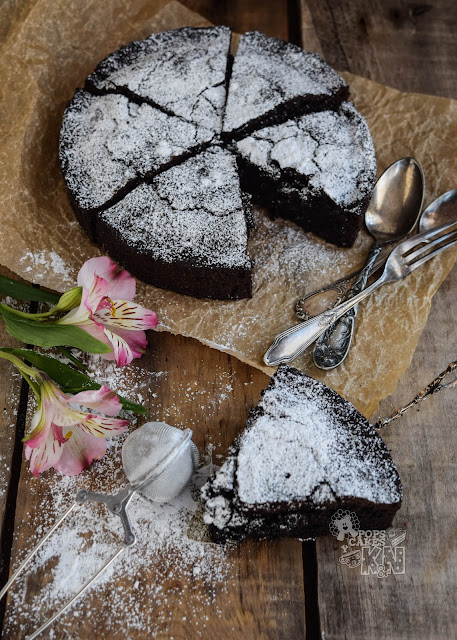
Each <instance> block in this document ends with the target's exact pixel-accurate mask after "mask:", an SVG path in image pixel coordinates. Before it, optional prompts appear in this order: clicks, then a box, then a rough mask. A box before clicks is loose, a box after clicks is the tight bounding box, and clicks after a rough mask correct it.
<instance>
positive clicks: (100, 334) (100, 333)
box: [78, 320, 113, 359]
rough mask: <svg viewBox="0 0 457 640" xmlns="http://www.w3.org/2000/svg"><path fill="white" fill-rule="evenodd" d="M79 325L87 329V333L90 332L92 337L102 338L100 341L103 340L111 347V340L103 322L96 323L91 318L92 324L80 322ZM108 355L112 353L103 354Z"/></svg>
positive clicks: (84, 329)
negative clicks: (106, 333) (107, 335)
mask: <svg viewBox="0 0 457 640" xmlns="http://www.w3.org/2000/svg"><path fill="white" fill-rule="evenodd" d="M78 326H79V328H80V329H83V331H86V333H88V334H89V335H91V336H92V337H94V338H97V340H100V342H103V344H106V345H108V346H109V347H111V342H110V341H109V340H108V338H107V337H106V335H105V328H104V326H103V325H102V324H95V322H92V320H91V321H90V324H80V325H78ZM107 355H110V354H106V353H104V354H103V356H107ZM111 359H113V358H111Z"/></svg>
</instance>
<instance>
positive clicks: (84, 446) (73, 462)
mask: <svg viewBox="0 0 457 640" xmlns="http://www.w3.org/2000/svg"><path fill="white" fill-rule="evenodd" d="M105 451H106V440H105V438H98V437H96V436H93V435H91V434H90V433H86V432H85V431H82V430H81V429H78V428H77V429H74V430H73V431H72V433H71V435H70V437H69V438H68V440H67V442H66V443H65V445H64V446H63V451H62V455H61V456H60V458H59V460H58V461H57V462H56V464H55V465H54V467H55V469H57V470H58V471H60V473H63V474H65V475H67V476H76V475H78V473H80V472H81V471H82V470H83V469H89V467H90V465H91V464H92V462H93V461H94V460H99V459H100V458H103V456H104V455H105Z"/></svg>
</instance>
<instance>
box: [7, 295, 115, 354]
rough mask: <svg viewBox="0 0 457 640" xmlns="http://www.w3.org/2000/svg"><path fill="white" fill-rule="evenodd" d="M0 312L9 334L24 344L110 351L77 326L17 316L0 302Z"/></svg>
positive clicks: (90, 350)
mask: <svg viewBox="0 0 457 640" xmlns="http://www.w3.org/2000/svg"><path fill="white" fill-rule="evenodd" d="M0 313H1V314H2V316H3V319H4V321H5V324H6V329H7V331H8V333H9V334H10V335H12V336H13V337H14V338H17V339H18V340H20V341H21V342H24V343H25V344H34V345H36V346H37V347H44V348H48V347H60V346H62V347H76V348H77V349H81V351H86V352H87V353H110V351H112V349H111V348H110V347H109V346H108V345H106V344H104V343H103V342H100V340H97V339H96V338H93V337H92V336H91V335H90V334H89V333H86V331H83V329H80V328H79V327H75V326H73V325H69V324H55V323H54V322H37V321H36V320H28V319H26V318H20V317H18V316H17V315H16V314H15V313H14V312H12V311H11V310H10V309H9V307H7V306H6V305H4V304H0Z"/></svg>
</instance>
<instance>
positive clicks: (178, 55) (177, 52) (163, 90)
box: [86, 27, 231, 133]
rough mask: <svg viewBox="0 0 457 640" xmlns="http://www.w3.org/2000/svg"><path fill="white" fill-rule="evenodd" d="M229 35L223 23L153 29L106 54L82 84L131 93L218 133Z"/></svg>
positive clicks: (95, 89) (104, 89) (225, 79)
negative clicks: (144, 38) (173, 28)
mask: <svg viewBox="0 0 457 640" xmlns="http://www.w3.org/2000/svg"><path fill="white" fill-rule="evenodd" d="M230 37H231V36H230V29H229V28H228V27H213V28H210V29H205V28H203V29H192V28H189V27H185V28H183V29H176V30H174V31H165V32H164V33H156V34H153V35H151V36H149V38H146V40H140V41H137V42H131V43H130V44H128V45H127V46H126V47H123V48H122V49H119V50H118V51H115V52H114V53H113V54H111V55H110V56H108V57H107V58H105V59H104V60H103V61H102V62H101V63H100V64H99V65H98V67H97V68H96V69H95V71H94V72H93V73H92V74H91V75H90V76H89V77H88V78H87V81H86V88H87V89H89V90H92V91H95V92H106V91H115V92H117V93H125V95H127V96H129V97H132V96H134V97H135V98H136V99H141V100H142V101H147V102H149V104H152V105H153V106H157V107H159V108H161V109H163V110H164V111H166V112H167V113H171V114H173V115H175V116H180V117H182V118H184V119H185V120H188V121H189V122H194V123H195V124H197V125H199V126H202V127H206V128H207V129H211V130H213V131H217V132H218V133H220V131H221V129H222V115H223V110H224V106H225V99H226V81H227V68H228V63H229V49H230Z"/></svg>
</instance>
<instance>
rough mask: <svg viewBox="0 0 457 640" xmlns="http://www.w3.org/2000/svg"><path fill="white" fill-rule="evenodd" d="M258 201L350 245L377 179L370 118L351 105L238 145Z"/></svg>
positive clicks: (246, 185)
mask: <svg viewBox="0 0 457 640" xmlns="http://www.w3.org/2000/svg"><path fill="white" fill-rule="evenodd" d="M235 149H236V151H237V153H238V155H239V161H240V169H241V176H242V187H243V189H245V190H246V191H248V192H249V193H252V194H253V198H254V201H255V202H258V203H259V204H263V205H264V206H268V207H269V208H270V209H271V211H272V213H273V214H275V215H277V216H280V217H282V218H287V219H289V220H292V221H293V222H295V223H297V224H299V225H300V226H301V227H303V228H304V229H305V231H312V232H314V233H316V234H317V235H319V236H321V237H322V238H324V239H325V240H328V241H329V242H333V243H335V244H338V245H341V246H346V247H348V246H352V244H353V243H354V241H355V239H356V237H357V234H358V232H359V231H360V228H361V226H362V223H363V214H364V213H365V210H366V208H367V206H368V203H369V200H370V197H371V193H372V190H373V186H374V183H375V179H376V158H375V151H374V146H373V141H372V139H371V135H370V130H369V129H368V125H367V123H366V120H365V118H364V117H363V116H361V115H360V113H359V112H358V111H357V109H356V108H355V107H354V105H353V104H352V103H351V102H343V103H342V104H341V106H340V107H339V109H338V111H320V112H317V113H309V114H306V115H303V116H301V117H300V118H295V119H292V120H287V121H286V122H284V123H282V124H278V125H274V126H270V127H265V128H264V129H260V130H258V131H254V132H253V133H252V134H251V135H250V136H247V137H246V138H244V139H243V140H240V141H238V142H237V143H235Z"/></svg>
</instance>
